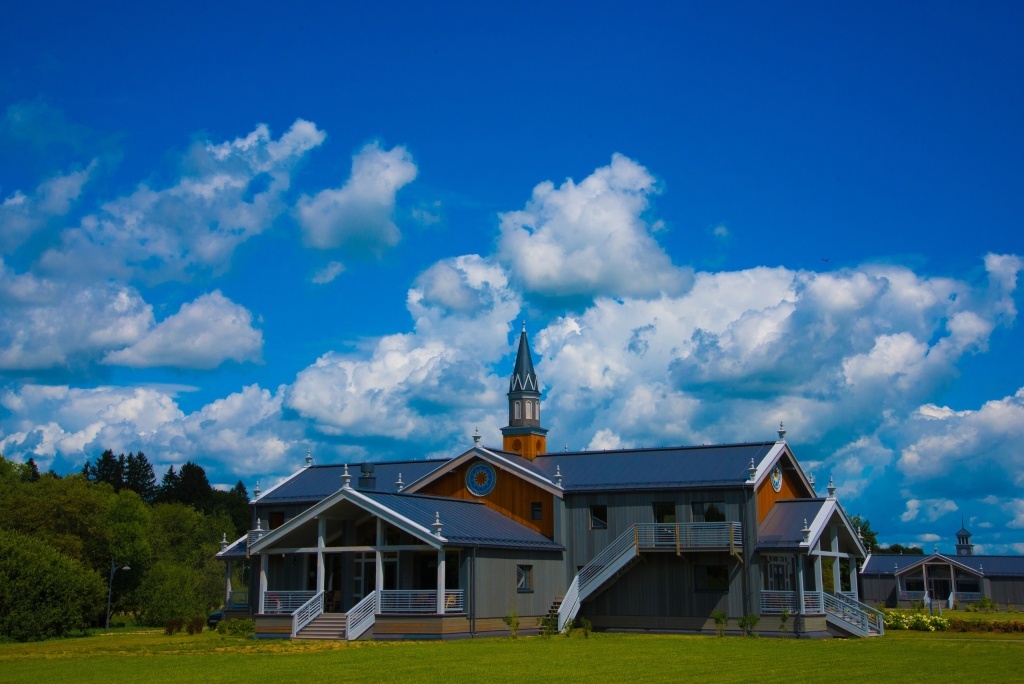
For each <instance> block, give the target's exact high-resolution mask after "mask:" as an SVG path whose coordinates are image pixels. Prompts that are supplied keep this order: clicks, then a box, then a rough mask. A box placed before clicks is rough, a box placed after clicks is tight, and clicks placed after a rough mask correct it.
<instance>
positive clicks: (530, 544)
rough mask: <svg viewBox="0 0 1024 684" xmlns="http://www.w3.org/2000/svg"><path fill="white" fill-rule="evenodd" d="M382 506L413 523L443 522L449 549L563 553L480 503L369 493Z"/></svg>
mask: <svg viewBox="0 0 1024 684" xmlns="http://www.w3.org/2000/svg"><path fill="white" fill-rule="evenodd" d="M366 496H367V497H369V498H371V499H373V500H374V501H376V502H378V503H379V504H380V505H382V506H385V507H387V508H388V509H389V510H392V511H395V512H396V513H399V514H400V515H403V516H405V517H407V518H409V519H410V520H414V521H417V522H420V523H421V524H424V525H425V526H429V525H431V524H432V523H433V522H434V520H435V516H436V517H437V518H439V519H440V521H441V524H442V528H441V534H443V535H444V538H445V539H447V540H448V542H447V545H448V546H482V547H502V548H517V549H523V548H529V549H550V550H552V551H560V550H562V549H563V547H562V545H561V544H558V543H557V542H553V541H551V540H550V539H548V538H547V537H545V536H544V535H542V534H541V533H539V532H537V531H535V530H532V529H530V528H529V527H526V526H525V525H521V524H520V523H517V522H516V521H515V520H512V519H511V518H508V517H506V516H504V515H502V514H501V513H499V512H497V511H495V510H493V509H491V508H488V507H487V506H486V505H485V504H483V503H482V502H479V501H467V500H465V499H449V498H446V497H440V496H422V495H418V494H383V493H380V492H366Z"/></svg>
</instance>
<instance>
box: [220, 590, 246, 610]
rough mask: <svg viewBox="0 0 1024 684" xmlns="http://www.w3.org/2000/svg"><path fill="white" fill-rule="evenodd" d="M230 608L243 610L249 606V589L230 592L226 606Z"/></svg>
mask: <svg viewBox="0 0 1024 684" xmlns="http://www.w3.org/2000/svg"><path fill="white" fill-rule="evenodd" d="M224 607H225V608H227V609H228V610H231V609H234V610H241V609H243V608H248V607H249V590H248V589H236V590H233V591H230V592H228V602H227V605H225V606H224Z"/></svg>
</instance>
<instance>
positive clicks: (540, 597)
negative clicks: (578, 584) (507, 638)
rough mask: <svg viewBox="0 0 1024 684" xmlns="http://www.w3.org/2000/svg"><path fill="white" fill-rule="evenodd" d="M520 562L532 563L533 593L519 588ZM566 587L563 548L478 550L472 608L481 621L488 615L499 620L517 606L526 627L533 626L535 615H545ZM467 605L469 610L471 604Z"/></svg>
mask: <svg viewBox="0 0 1024 684" xmlns="http://www.w3.org/2000/svg"><path fill="white" fill-rule="evenodd" d="M463 555H464V556H468V555H469V554H468V553H464V554H463ZM517 565H532V566H533V591H532V592H529V593H519V592H518V591H517V590H516V566H517ZM566 586H568V583H567V582H566V581H565V571H564V566H563V565H562V553H561V552H560V551H556V552H551V551H532V552H531V551H514V550H504V549H479V550H478V551H477V558H476V588H475V592H474V593H475V594H476V596H475V601H474V606H473V610H474V611H475V615H476V618H477V621H478V622H479V621H480V620H483V619H486V618H498V619H500V618H502V617H504V616H506V615H508V614H509V611H510V610H511V609H512V607H513V606H514V607H515V609H516V612H517V613H518V614H519V619H520V621H521V624H522V625H523V627H524V628H528V627H532V626H533V625H534V618H535V617H536V616H540V615H545V614H546V613H547V612H548V609H549V608H551V604H552V603H553V602H554V600H555V598H556V597H560V596H564V595H565V589H566ZM466 608H467V610H469V609H470V606H469V605H467V606H466ZM477 629H478V630H479V625H478V627H477Z"/></svg>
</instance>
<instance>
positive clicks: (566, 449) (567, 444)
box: [565, 442, 569, 453]
mask: <svg viewBox="0 0 1024 684" xmlns="http://www.w3.org/2000/svg"><path fill="white" fill-rule="evenodd" d="M565 453H569V443H568V442H566V443H565Z"/></svg>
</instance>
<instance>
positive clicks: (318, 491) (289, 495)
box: [257, 459, 450, 504]
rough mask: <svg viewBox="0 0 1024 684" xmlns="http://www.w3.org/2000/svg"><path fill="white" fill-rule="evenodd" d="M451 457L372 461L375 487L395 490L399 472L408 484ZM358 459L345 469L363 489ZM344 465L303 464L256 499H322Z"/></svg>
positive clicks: (336, 487) (356, 486) (335, 488)
mask: <svg viewBox="0 0 1024 684" xmlns="http://www.w3.org/2000/svg"><path fill="white" fill-rule="evenodd" d="M449 460H450V459H431V460H419V461H381V462H378V463H374V464H373V466H374V472H373V475H374V477H376V478H377V484H376V487H375V488H374V491H379V492H397V491H398V485H397V484H396V483H397V482H398V475H399V474H401V475H402V482H403V483H405V484H407V485H408V484H409V483H411V482H414V481H416V480H418V479H420V478H421V477H423V476H424V475H426V474H427V473H429V472H431V471H433V470H435V469H437V468H439V467H441V466H442V465H444V464H445V463H448V462H449ZM361 465H362V464H360V463H350V464H349V465H348V473H349V475H351V476H352V488H353V489H357V490H359V491H366V490H364V489H362V488H361V487H360V486H359V476H360V475H361V474H362V473H361V472H360V470H359V468H360V466H361ZM344 469H345V466H344V465H323V466H321V465H315V466H310V467H308V468H303V469H302V470H300V471H299V472H298V473H296V474H295V475H294V476H293V477H292V478H291V479H289V480H287V481H285V482H283V483H282V484H281V485H279V486H278V487H276V488H275V489H272V490H270V491H268V492H267V493H266V494H264V495H263V496H261V497H260V498H259V499H258V500H257V503H259V504H266V503H278V502H279V503H300V502H303V501H321V500H322V499H325V498H327V497H328V496H330V495H331V494H333V493H334V492H336V491H338V490H339V489H341V485H342V482H341V474H342V472H343V471H344Z"/></svg>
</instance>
